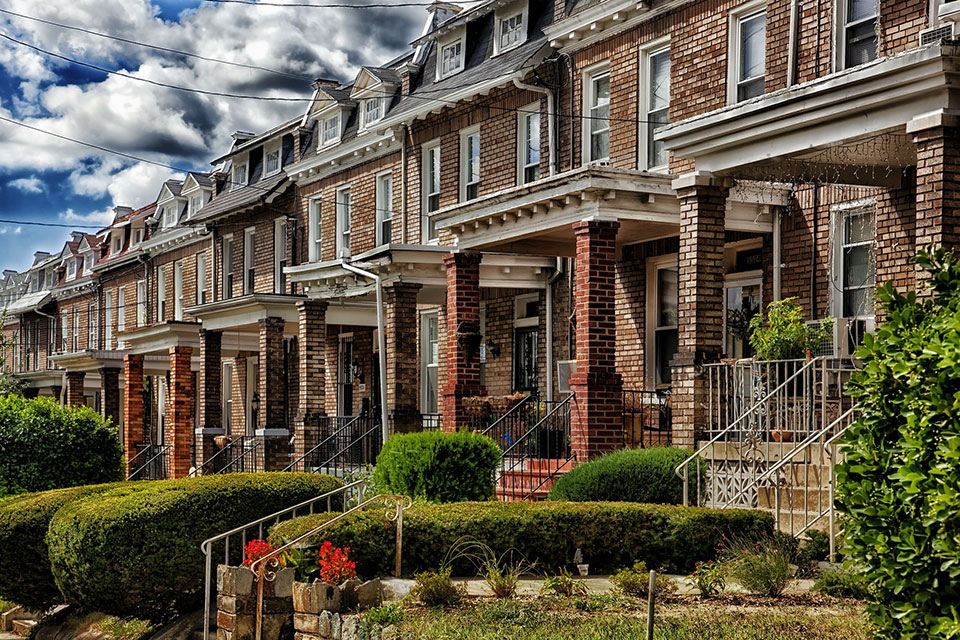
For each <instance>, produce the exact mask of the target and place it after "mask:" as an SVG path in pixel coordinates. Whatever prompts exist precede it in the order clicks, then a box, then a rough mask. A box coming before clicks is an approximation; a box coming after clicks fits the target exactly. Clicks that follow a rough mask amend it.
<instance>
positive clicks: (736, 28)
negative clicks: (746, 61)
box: [727, 0, 767, 105]
mask: <svg viewBox="0 0 960 640" xmlns="http://www.w3.org/2000/svg"><path fill="white" fill-rule="evenodd" d="M758 18H762V19H763V43H764V46H763V69H762V72H761V74H760V75H758V76H752V77H750V78H741V77H740V71H741V68H742V64H743V60H742V54H743V50H744V49H743V25H744V24H745V23H747V22H750V21H751V20H756V19H758ZM727 41H728V42H727V47H728V50H729V52H730V55H729V56H727V104H731V105H732V104H737V103H740V102H744V101H746V100H751V99H753V98H755V97H757V96H750V97H744V98H741V97H740V87H741V85H744V84H749V83H757V81H758V80H759V83H758V84H759V85H760V86H761V91H760V94H759V95H762V94H763V92H764V90H765V88H766V74H767V60H766V51H767V47H766V44H767V3H766V0H761V1H758V2H750V3H748V4H745V5H743V6H741V7H737V8H736V9H731V10H730V13H729V20H728V23H727Z"/></svg>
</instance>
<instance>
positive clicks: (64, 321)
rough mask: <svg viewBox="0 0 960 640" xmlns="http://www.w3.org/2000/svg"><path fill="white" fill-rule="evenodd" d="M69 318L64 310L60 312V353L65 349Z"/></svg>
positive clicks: (68, 333) (68, 331) (68, 332)
mask: <svg viewBox="0 0 960 640" xmlns="http://www.w3.org/2000/svg"><path fill="white" fill-rule="evenodd" d="M69 322H70V319H69V317H68V316H67V312H66V311H61V312H60V353H65V352H66V351H67V336H69V335H70V326H69Z"/></svg>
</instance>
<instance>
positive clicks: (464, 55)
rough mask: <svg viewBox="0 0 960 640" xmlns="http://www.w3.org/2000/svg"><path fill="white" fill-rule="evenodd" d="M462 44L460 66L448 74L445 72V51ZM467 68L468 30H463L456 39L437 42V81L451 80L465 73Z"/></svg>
mask: <svg viewBox="0 0 960 640" xmlns="http://www.w3.org/2000/svg"><path fill="white" fill-rule="evenodd" d="M458 42H459V43H460V64H459V66H458V67H457V68H455V69H451V70H450V71H447V72H446V73H444V72H443V50H444V49H446V48H447V47H450V46H453V45H455V44H457V43H458ZM466 66H467V31H466V29H465V28H464V29H461V30H460V34H459V35H458V36H456V37H453V38H449V39H447V40H443V41H439V42H437V80H443V79H445V78H450V77H452V76H455V75H457V74H458V73H460V72H461V71H463V70H464V69H465V68H466Z"/></svg>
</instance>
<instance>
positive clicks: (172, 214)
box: [163, 204, 177, 227]
mask: <svg viewBox="0 0 960 640" xmlns="http://www.w3.org/2000/svg"><path fill="white" fill-rule="evenodd" d="M175 224H177V205H176V204H168V205H167V206H166V207H164V208H163V226H165V227H172V226H173V225H175Z"/></svg>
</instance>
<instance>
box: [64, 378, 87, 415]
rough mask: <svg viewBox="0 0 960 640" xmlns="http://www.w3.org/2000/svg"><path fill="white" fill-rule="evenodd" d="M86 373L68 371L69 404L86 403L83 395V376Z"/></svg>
mask: <svg viewBox="0 0 960 640" xmlns="http://www.w3.org/2000/svg"><path fill="white" fill-rule="evenodd" d="M85 375H86V374H85V373H84V372H83V371H67V373H66V374H65V377H66V379H67V406H69V407H82V406H83V405H84V403H85V400H84V397H83V378H84V376H85Z"/></svg>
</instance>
